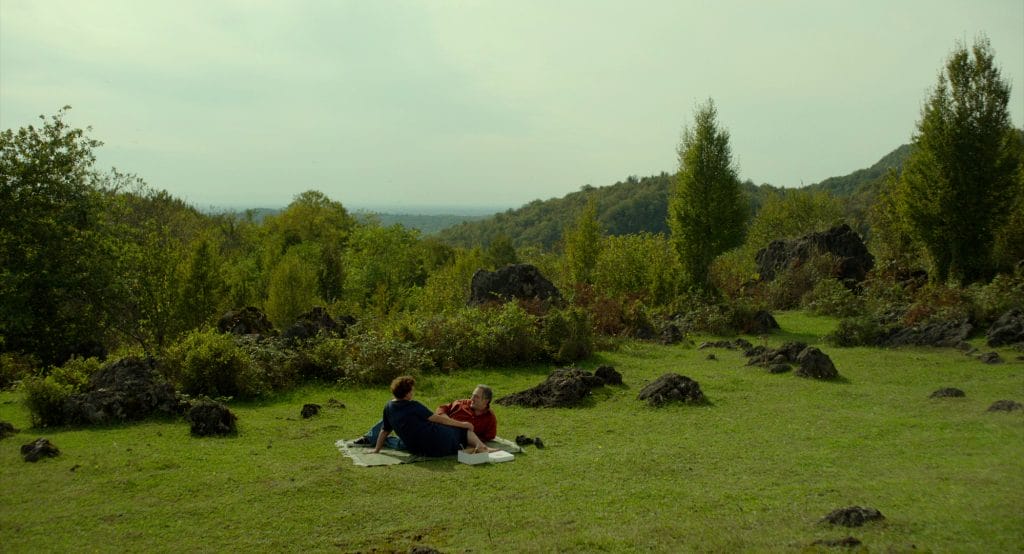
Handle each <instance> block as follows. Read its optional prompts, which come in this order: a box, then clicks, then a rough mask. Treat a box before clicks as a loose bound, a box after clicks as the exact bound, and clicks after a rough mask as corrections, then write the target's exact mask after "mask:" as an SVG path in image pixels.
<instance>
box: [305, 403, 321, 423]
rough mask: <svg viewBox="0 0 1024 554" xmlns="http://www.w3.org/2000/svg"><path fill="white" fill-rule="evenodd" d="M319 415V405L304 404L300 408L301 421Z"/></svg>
mask: <svg viewBox="0 0 1024 554" xmlns="http://www.w3.org/2000/svg"><path fill="white" fill-rule="evenodd" d="M319 413H320V404H305V405H303V406H302V419H309V418H311V417H313V416H315V415H317V414H319Z"/></svg>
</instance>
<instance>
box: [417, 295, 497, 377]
mask: <svg viewBox="0 0 1024 554" xmlns="http://www.w3.org/2000/svg"><path fill="white" fill-rule="evenodd" d="M480 312H481V311H480V310H479V309H476V308H462V309H461V310H459V311H457V312H451V313H449V314H446V315H437V316H433V317H425V318H422V319H420V320H418V321H417V322H415V323H414V326H415V329H414V330H413V333H414V335H415V337H416V338H415V340H416V343H417V344H418V345H419V346H420V347H422V348H423V349H425V350H426V351H427V352H428V354H429V356H430V357H431V359H432V360H433V364H434V366H436V367H439V368H441V369H444V370H451V369H455V368H459V367H468V366H474V365H480V364H483V363H484V353H483V345H482V337H481V336H480V333H478V332H477V329H478V326H480V325H482V323H478V322H477V321H476V320H480V319H482V317H483V316H482V315H481V314H480Z"/></svg>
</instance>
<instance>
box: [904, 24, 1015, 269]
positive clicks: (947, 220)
mask: <svg viewBox="0 0 1024 554" xmlns="http://www.w3.org/2000/svg"><path fill="white" fill-rule="evenodd" d="M1009 100H1010V84H1009V82H1007V81H1005V80H1004V79H1003V78H1002V77H1001V75H1000V71H999V69H998V68H997V67H996V65H995V55H994V53H993V51H992V48H991V46H990V44H989V41H988V39H986V38H984V37H982V38H979V39H977V40H976V41H975V43H974V46H973V48H971V49H970V51H968V49H967V47H966V46H965V45H962V44H960V45H958V46H957V47H956V48H955V49H954V50H953V52H952V54H950V56H949V58H948V59H947V61H946V65H945V70H944V71H943V72H942V73H940V74H939V77H938V83H937V84H936V86H935V89H934V90H933V91H932V93H931V96H930V97H929V98H928V100H927V101H926V102H925V104H924V107H923V108H922V110H921V119H920V120H919V121H918V123H917V132H916V134H915V136H914V138H913V150H912V152H911V153H910V157H909V158H908V159H907V161H906V163H905V164H904V166H903V173H902V176H901V178H900V181H899V184H898V187H899V191H898V195H897V209H898V210H899V214H900V216H901V217H902V218H903V219H904V220H905V222H906V224H907V227H908V228H909V229H910V231H911V233H912V234H913V237H914V238H915V239H916V240H918V241H919V242H920V243H921V244H922V245H923V247H924V248H925V250H926V251H927V252H928V254H929V258H930V259H931V264H932V269H933V271H932V278H933V279H934V280H935V281H938V282H946V281H960V282H963V283H969V282H973V281H976V280H979V279H982V278H985V277H986V276H988V275H989V274H990V272H991V269H992V249H993V245H994V238H995V232H996V230H998V229H999V228H1000V227H1001V225H1002V224H1003V223H1004V221H1005V218H1006V214H1007V210H1006V207H1007V206H1012V205H1013V204H1014V202H1015V200H1016V199H1015V196H1016V195H1017V194H1019V190H1020V187H1019V185H1018V182H1017V180H1018V172H1019V170H1020V163H1021V154H1020V149H1021V143H1020V139H1019V135H1018V133H1017V132H1016V131H1015V130H1014V128H1013V126H1012V124H1011V122H1010V113H1009V111H1008V110H1007V104H1008V102H1009Z"/></svg>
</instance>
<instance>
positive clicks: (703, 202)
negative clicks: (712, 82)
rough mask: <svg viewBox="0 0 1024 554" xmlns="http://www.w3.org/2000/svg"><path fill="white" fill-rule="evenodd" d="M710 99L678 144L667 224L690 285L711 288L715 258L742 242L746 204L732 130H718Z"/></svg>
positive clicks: (713, 107)
mask: <svg viewBox="0 0 1024 554" xmlns="http://www.w3.org/2000/svg"><path fill="white" fill-rule="evenodd" d="M717 117H718V111H717V110H716V109H715V104H714V102H713V101H712V100H710V99H709V100H708V101H707V103H706V104H704V105H703V106H701V107H700V108H698V110H697V114H696V116H695V118H694V126H693V127H692V128H691V127H687V128H686V130H685V131H684V133H683V139H682V143H681V144H680V146H679V174H678V180H677V181H676V185H675V187H674V189H673V191H672V195H671V198H670V200H669V210H668V225H669V229H671V231H672V242H673V244H674V245H675V248H676V251H677V252H678V253H679V260H680V262H681V263H682V266H683V270H684V272H685V276H686V277H685V278H686V284H687V285H688V286H689V287H690V288H693V289H696V290H709V289H710V288H711V284H710V281H709V279H708V268H709V266H710V265H711V262H712V261H713V260H714V259H715V257H716V256H718V255H719V254H721V253H723V252H725V251H726V250H729V249H730V248H733V247H735V246H738V245H739V244H740V243H741V242H742V241H743V231H744V223H745V222H746V217H747V204H746V201H745V200H744V198H743V195H742V193H741V189H740V180H739V178H738V177H737V173H736V169H735V168H734V167H733V162H732V153H731V149H730V147H729V133H728V131H726V130H724V129H719V127H718V122H717Z"/></svg>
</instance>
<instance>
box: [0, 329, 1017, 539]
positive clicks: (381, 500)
mask: <svg viewBox="0 0 1024 554" xmlns="http://www.w3.org/2000/svg"><path fill="white" fill-rule="evenodd" d="M778 319H779V321H780V323H781V324H782V326H783V329H784V331H785V332H784V333H782V334H777V335H773V336H771V337H769V339H768V343H769V344H770V345H776V344H778V343H779V342H781V341H782V340H793V339H799V340H806V341H808V342H818V337H819V336H820V335H822V334H824V333H825V332H827V331H828V330H829V326H830V325H831V324H832V322H831V321H830V320H828V319H820V318H812V317H808V316H805V315H802V314H796V313H793V314H780V315H779V316H778ZM698 340H699V339H698ZM822 348H823V350H824V351H825V352H826V353H827V354H829V355H830V356H831V357H832V359H833V361H834V362H835V364H836V366H837V368H838V369H839V371H840V374H841V375H842V376H843V379H842V380H841V381H840V382H827V383H826V382H816V381H809V380H805V379H800V378H797V377H795V376H794V375H792V374H783V375H771V374H768V373H765V372H763V370H760V369H755V368H751V367H745V366H744V363H745V359H744V358H743V357H742V355H741V354H740V353H738V352H734V351H727V350H717V351H715V353H716V356H717V358H718V359H717V360H708V359H707V355H708V353H709V351H707V350H697V349H695V348H693V347H681V346H677V347H662V346H656V345H637V344H633V345H627V346H625V347H623V348H622V349H621V350H619V351H617V352H611V353H603V354H601V355H599V356H598V357H597V358H596V359H595V360H593V361H592V363H591V364H588V366H587V367H589V368H591V369H592V368H593V366H595V365H597V364H612V365H614V366H615V367H616V368H617V369H618V370H619V371H620V372H621V373H622V374H623V376H624V378H625V381H626V384H625V385H624V386H622V387H607V388H605V389H604V390H598V391H596V392H595V395H594V398H593V401H592V402H590V403H588V405H586V406H584V407H581V408H576V409H547V410H538V409H527V408H506V407H498V408H497V412H498V417H499V423H500V427H499V431H500V433H501V434H502V435H503V436H506V437H510V438H511V437H514V436H515V435H517V434H520V433H523V434H528V435H530V436H541V437H543V438H544V441H545V442H546V443H547V448H546V449H544V450H536V449H533V448H532V447H530V448H529V449H528V451H527V452H526V453H525V454H523V455H520V456H518V457H517V459H516V460H515V461H514V462H512V463H506V464H499V465H495V466H485V467H479V466H464V465H460V464H457V463H455V462H454V461H450V460H441V461H432V462H425V463H419V464H411V465H404V466H392V467H377V468H359V467H355V466H353V465H351V463H350V462H349V460H347V459H345V458H342V457H341V456H340V455H339V454H338V453H337V451H336V450H335V449H334V446H333V442H334V441H335V440H336V439H338V438H344V437H353V436H356V435H358V434H359V433H361V432H362V431H363V430H364V428H365V427H367V426H368V425H369V424H370V423H372V422H373V420H374V419H375V417H378V416H377V414H378V413H379V409H380V406H381V405H382V403H383V402H384V401H385V400H387V398H388V395H387V393H386V392H385V391H384V390H352V389H330V388H307V389H303V390H301V391H297V392H296V393H294V394H292V395H289V396H287V397H284V398H278V399H275V400H273V401H268V402H266V403H263V404H249V405H241V406H234V407H233V409H234V410H235V412H236V413H237V414H238V416H239V418H240V431H241V432H240V434H239V436H238V437H236V438H230V439H194V438H191V437H189V434H188V428H187V426H186V425H185V424H183V423H181V422H150V423H144V424H138V425H131V426H123V427H115V428H106V429H92V430H45V431H41V430H23V431H22V432H21V433H20V434H19V435H17V436H15V437H14V438H8V439H4V440H3V441H0V484H2V485H0V487H2V490H3V493H2V494H0V536H2V537H3V543H4V547H3V550H4V551H8V552H29V551H41V550H45V551H54V550H56V551H71V550H75V551H78V550H86V549H88V550H98V551H108V550H110V551H112V550H117V551H123V550H129V551H143V550H144V551H171V550H174V551H181V550H185V551H195V550H213V551H239V550H242V551H244V550H257V551H267V550H309V549H313V550H335V551H337V550H341V551H356V550H362V551H369V550H372V549H378V550H384V551H388V550H389V549H395V550H396V551H407V550H408V549H409V548H410V546H413V545H419V544H422V545H429V546H433V547H435V548H438V549H440V550H442V551H446V552H457V551H463V550H473V551H476V552H491V551H564V550H569V551H600V550H610V551H622V550H643V551H648V550H655V551H778V550H783V551H794V550H796V551H799V550H801V549H805V548H806V547H807V545H808V544H809V543H811V542H812V541H813V540H815V539H822V538H840V537H843V536H846V535H853V536H855V537H857V538H859V539H860V540H862V541H863V542H864V545H865V546H867V547H868V548H869V549H871V550H875V551H889V550H892V551H909V550H912V549H915V548H916V549H917V550H926V551H927V550H934V551H945V552H948V551H977V552H1009V551H1021V550H1022V548H1024V413H1022V412H1019V411H1018V412H1014V413H987V412H986V411H985V410H986V408H987V407H988V406H989V404H991V403H992V402H993V401H995V400H999V399H1004V398H1009V399H1014V400H1017V401H1024V362H1020V361H1015V360H1014V358H1015V355H1016V354H1015V353H1013V352H1012V351H1009V350H1006V351H1002V354H1003V357H1004V358H1006V359H1008V360H1011V361H1009V362H1008V363H1006V364H1003V365H997V366H988V365H984V364H982V363H980V362H978V361H976V360H973V359H971V358H969V357H966V356H964V355H962V354H960V353H959V352H956V351H952V350H946V349H905V350H886V351H881V350H873V349H860V348H852V349H838V348H832V347H828V346H823V347H822ZM549 369H550V368H547V367H532V368H517V369H509V370H486V371H484V370H479V371H478V370H471V371H464V372H459V373H456V374H454V375H451V376H429V377H425V378H423V379H421V385H422V388H421V390H419V391H418V396H417V398H418V399H419V400H421V401H423V402H424V403H426V404H427V405H428V406H433V405H436V404H438V403H440V402H442V401H444V400H447V399H449V398H453V397H458V396H465V395H467V394H468V391H469V390H471V388H472V386H473V385H474V384H476V383H477V382H487V383H490V384H492V385H493V386H494V387H495V388H496V390H497V391H498V392H499V396H500V395H501V393H507V392H513V391H516V390H521V389H524V388H528V387H530V386H533V385H534V384H536V383H538V382H539V381H541V380H542V379H543V377H544V376H545V375H546V374H547V372H548V370H549ZM669 371H673V372H679V373H682V374H684V375H687V376H689V377H692V378H694V379H696V380H697V381H699V382H700V384H701V387H702V389H703V390H704V392H705V394H706V395H707V396H708V398H709V399H710V400H711V404H710V405H708V406H703V407H691V406H674V407H666V408H661V409H652V408H648V407H646V406H645V405H643V404H641V403H640V402H639V401H637V400H636V395H637V393H638V392H639V390H640V388H641V387H642V386H643V385H644V383H645V382H647V381H650V380H652V379H654V378H656V377H657V376H659V375H661V374H662V373H665V372H669ZM945 386H955V387H959V388H961V389H963V390H965V391H966V393H967V397H966V398H961V399H941V400H939V399H929V398H928V395H929V394H930V393H931V392H932V391H934V390H935V389H938V388H940V387H945ZM331 397H333V398H337V399H338V400H341V401H342V402H344V403H345V404H346V405H347V406H348V407H347V408H344V409H340V408H335V409H330V408H325V411H324V412H323V414H322V415H321V416H318V417H316V418H314V419H311V420H303V419H301V418H300V417H299V415H298V414H299V409H300V407H301V406H302V404H303V403H305V402H318V403H321V404H324V403H326V401H327V400H328V399H329V398H331ZM16 399H17V396H16V395H15V394H14V393H9V392H8V393H2V394H0V420H5V421H11V422H13V423H15V426H17V427H19V428H22V429H24V428H25V427H27V425H28V422H27V414H26V413H25V412H24V410H23V408H22V407H21V406H20V405H19V404H17V403H16ZM37 436H46V437H48V438H50V439H51V440H52V441H53V442H54V443H55V444H57V445H58V446H59V447H60V448H61V449H62V451H63V454H62V455H61V456H60V457H58V458H55V459H52V460H44V461H41V462H39V463H36V464H28V463H25V462H23V461H21V458H20V456H19V455H18V448H19V446H20V445H21V444H24V443H27V442H29V441H30V440H32V439H34V438H35V437H37ZM852 504H859V505H862V506H871V507H874V508H877V509H879V510H881V511H882V513H883V514H885V515H886V518H887V519H886V520H885V521H884V522H882V523H872V524H868V525H867V526H865V527H862V528H857V529H852V530H848V529H845V528H830V527H827V526H823V525H821V524H818V523H816V522H817V520H818V519H819V518H821V517H822V516H824V515H825V514H826V513H828V512H829V511H831V510H832V509H834V508H838V507H842V506H848V505H852Z"/></svg>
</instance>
